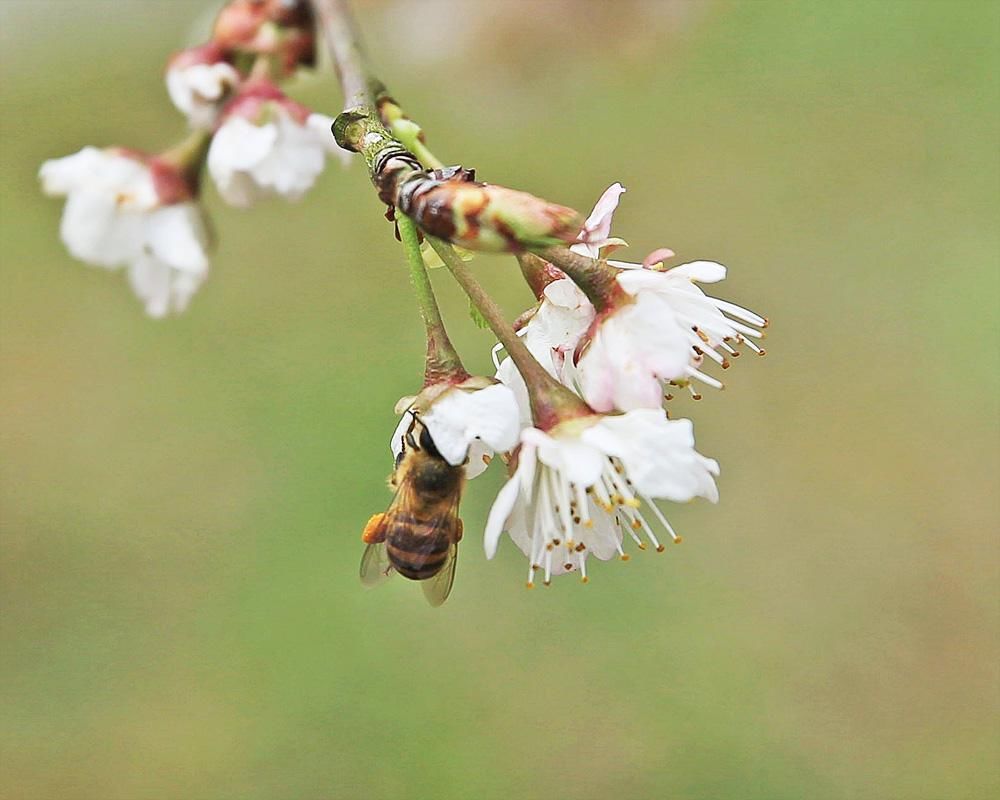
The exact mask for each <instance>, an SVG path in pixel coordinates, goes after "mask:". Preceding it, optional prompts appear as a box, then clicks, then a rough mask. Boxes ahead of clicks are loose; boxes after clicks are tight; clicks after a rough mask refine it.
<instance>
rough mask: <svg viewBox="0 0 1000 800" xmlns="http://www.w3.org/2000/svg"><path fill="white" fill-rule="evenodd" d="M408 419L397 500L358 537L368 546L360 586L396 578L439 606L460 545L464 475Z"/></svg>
mask: <svg viewBox="0 0 1000 800" xmlns="http://www.w3.org/2000/svg"><path fill="white" fill-rule="evenodd" d="M411 414H412V412H411ZM412 416H413V421H412V422H411V424H410V427H409V430H407V432H406V434H405V435H404V436H403V450H402V452H401V453H400V454H399V457H398V458H397V459H396V467H395V470H394V471H393V474H392V481H391V485H392V486H394V487H395V489H396V496H395V497H394V498H393V500H392V502H391V503H390V504H389V508H388V509H386V511H385V512H384V513H382V514H376V515H375V516H373V517H372V518H371V519H370V520H368V524H367V525H365V530H364V533H363V534H362V535H361V540H362V541H363V542H365V544H366V545H367V547H366V548H365V552H364V555H363V556H362V557H361V582H362V583H363V584H364V585H365V586H375V585H377V584H379V583H382V582H383V581H385V580H386V579H388V578H389V577H391V576H392V574H393V573H394V572H399V573H400V574H401V575H403V577H405V578H409V579H410V580H415V581H422V588H423V590H424V597H426V598H427V601H428V602H429V603H430V604H431V605H432V606H439V605H441V604H442V603H444V601H445V600H447V599H448V595H449V593H450V592H451V586H452V584H453V583H454V581H455V565H456V563H457V559H458V543H459V542H460V541H461V539H462V520H461V519H459V516H458V501H459V499H460V498H461V496H462V487H463V485H464V483H465V469H464V467H463V466H461V465H460V466H457V467H453V466H452V465H451V464H449V463H448V462H447V461H445V459H444V458H443V457H442V456H441V454H440V453H439V452H438V449H437V447H435V446H434V441H433V439H431V437H430V434H429V433H428V432H427V428H425V427H424V426H423V425H422V424H420V422H419V420H418V419H417V416H416V414H412ZM418 428H419V430H417V429H418Z"/></svg>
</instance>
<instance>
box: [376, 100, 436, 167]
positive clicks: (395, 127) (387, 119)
mask: <svg viewBox="0 0 1000 800" xmlns="http://www.w3.org/2000/svg"><path fill="white" fill-rule="evenodd" d="M376 103H377V105H378V112H379V116H380V117H381V118H382V122H383V123H385V125H386V127H388V128H389V130H390V131H391V132H392V135H393V136H395V137H396V138H397V139H399V141H400V142H402V143H403V145H404V146H405V147H406V149H407V150H409V151H410V152H411V153H413V155H415V156H416V157H417V158H419V159H420V163H421V164H423V165H424V166H425V167H427V169H442V168H444V162H443V161H441V160H440V159H439V158H438V157H437V156H435V155H434V154H433V153H432V152H431V151H430V148H428V147H427V145H426V144H425V142H424V131H423V128H421V127H420V125H418V124H417V123H416V122H414V121H413V120H412V119H410V118H409V117H407V116H406V114H405V113H404V112H403V109H401V108H400V107H399V105H398V104H397V103H396V101H395V100H392V99H391V98H389V97H388V96H385V95H383V96H382V97H379V98H378V100H377V101H376Z"/></svg>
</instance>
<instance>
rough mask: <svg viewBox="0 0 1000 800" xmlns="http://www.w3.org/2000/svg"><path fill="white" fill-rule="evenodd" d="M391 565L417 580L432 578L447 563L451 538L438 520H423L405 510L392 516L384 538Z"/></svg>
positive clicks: (399, 571)
mask: <svg viewBox="0 0 1000 800" xmlns="http://www.w3.org/2000/svg"><path fill="white" fill-rule="evenodd" d="M385 546H386V552H387V553H388V554H389V561H390V562H392V566H393V567H394V568H395V569H396V571H397V572H398V573H400V574H401V575H402V576H403V577H406V578H409V579H411V580H415V581H422V580H426V579H427V578H432V577H434V576H435V575H437V574H438V572H440V571H441V568H442V567H443V566H444V564H445V562H446V561H447V560H448V551H449V549H450V548H451V539H450V538H449V536H448V531H447V528H446V527H444V526H442V525H441V519H440V518H439V517H433V518H431V519H427V520H423V519H420V518H419V517H417V516H415V515H413V514H410V513H408V512H406V511H399V512H397V513H395V514H393V517H392V520H391V521H390V523H389V525H388V530H387V531H386V537H385Z"/></svg>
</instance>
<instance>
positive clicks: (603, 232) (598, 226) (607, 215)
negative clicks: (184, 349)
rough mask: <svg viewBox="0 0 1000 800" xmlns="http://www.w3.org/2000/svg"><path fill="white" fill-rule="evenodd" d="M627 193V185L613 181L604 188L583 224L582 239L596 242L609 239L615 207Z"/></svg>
mask: <svg viewBox="0 0 1000 800" xmlns="http://www.w3.org/2000/svg"><path fill="white" fill-rule="evenodd" d="M624 193H625V187H624V186H622V185H621V184H620V183H613V184H611V185H610V186H609V187H608V188H607V189H605V190H604V194H602V195H601V197H600V199H599V200H598V201H597V205H595V206H594V210H593V211H591V212H590V216H589V217H587V221H586V222H585V223H584V225H583V233H582V235H581V237H580V238H581V239H582V240H583V241H586V242H595V241H600V240H604V239H607V238H608V236H610V234H611V218H612V217H613V216H614V213H615V209H616V208H618V201H619V198H621V196H622V195H623V194H624Z"/></svg>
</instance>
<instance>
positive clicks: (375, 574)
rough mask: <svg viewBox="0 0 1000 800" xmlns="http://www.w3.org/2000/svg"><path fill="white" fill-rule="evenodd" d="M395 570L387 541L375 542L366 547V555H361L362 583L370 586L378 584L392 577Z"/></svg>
mask: <svg viewBox="0 0 1000 800" xmlns="http://www.w3.org/2000/svg"><path fill="white" fill-rule="evenodd" d="M395 571H396V570H394V569H393V568H392V564H391V563H390V562H389V554H388V553H387V552H386V550H385V542H375V543H373V544H370V545H368V546H367V547H366V548H365V552H364V555H362V556H361V570H360V573H361V583H363V584H364V585H365V586H368V587H369V588H370V587H372V586H378V585H379V584H380V583H382V582H384V581H387V580H388V579H389V578H391V577H392V576H393V573H395Z"/></svg>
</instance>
